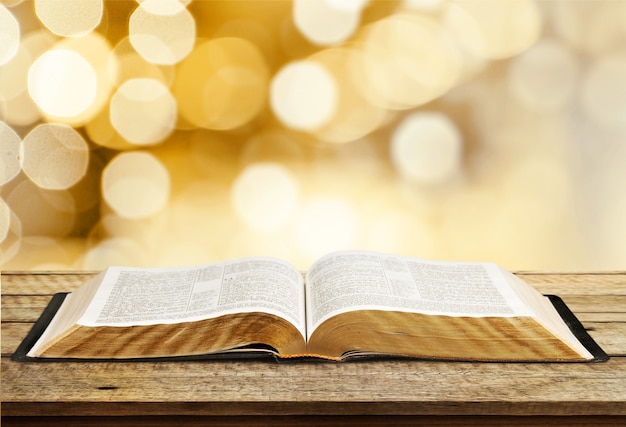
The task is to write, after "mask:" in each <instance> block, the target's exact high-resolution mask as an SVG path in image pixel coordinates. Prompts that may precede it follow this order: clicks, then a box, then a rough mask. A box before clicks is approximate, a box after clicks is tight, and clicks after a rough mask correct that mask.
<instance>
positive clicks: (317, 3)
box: [293, 0, 363, 46]
mask: <svg viewBox="0 0 626 427" xmlns="http://www.w3.org/2000/svg"><path fill="white" fill-rule="evenodd" d="M362 3H363V2H360V1H345V0H344V1H341V0H294V3H293V20H294V24H295V25H296V27H297V28H298V29H299V30H300V32H301V33H302V34H303V35H304V36H305V37H306V38H307V39H308V40H310V41H311V42H312V43H315V44H318V45H322V46H326V45H334V44H338V43H342V42H345V41H346V40H347V39H348V38H349V37H350V36H351V35H352V34H354V32H355V31H356V29H357V28H358V27H359V21H360V17H361V7H362V6H363V4H362Z"/></svg>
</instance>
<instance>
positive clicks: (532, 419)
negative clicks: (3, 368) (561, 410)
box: [2, 415, 626, 427]
mask: <svg viewBox="0 0 626 427" xmlns="http://www.w3.org/2000/svg"><path fill="white" fill-rule="evenodd" d="M2 423H3V425H4V426H5V427H7V426H9V427H10V426H28V427H50V426H61V427H65V426H68V425H71V426H73V427H87V426H97V427H101V426H103V425H106V426H109V425H114V426H115V427H136V426H151V427H170V426H173V425H175V426H179V427H204V426H207V425H210V426H212V427H232V426H243V425H245V426H265V427H275V426H276V427H301V426H303V425H304V426H308V425H316V426H317V425H323V426H344V427H345V426H354V427H359V426H389V425H394V426H411V427H412V426H450V425H454V426H457V427H464V426H472V427H476V426H480V427H483V426H518V425H519V426H526V427H529V426H540V425H550V426H560V425H562V426H567V427H576V426H585V427H588V426H620V427H623V426H624V425H625V424H626V417H620V416H604V415H592V416H578V417H569V416H557V417H545V416H510V415H502V416H498V417H493V416H489V415H485V416H450V417H447V416H440V415H422V416H419V415H418V416H411V415H396V416H388V415H384V416H377V415H369V416H368V415H330V416H329V415H305V416H302V415H284V416H275V415H272V416H266V415H255V416H246V415H243V416H233V417H224V416H194V415H189V416H167V415H161V416H158V417H150V416H143V417H141V416H139V417H119V416H118V417H3V418H2Z"/></svg>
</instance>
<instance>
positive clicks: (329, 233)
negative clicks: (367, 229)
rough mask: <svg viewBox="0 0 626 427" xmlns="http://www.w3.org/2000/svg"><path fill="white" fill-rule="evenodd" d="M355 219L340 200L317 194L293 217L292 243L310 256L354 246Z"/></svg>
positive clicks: (357, 227) (352, 212)
mask: <svg viewBox="0 0 626 427" xmlns="http://www.w3.org/2000/svg"><path fill="white" fill-rule="evenodd" d="M358 229H359V218H358V215H357V214H356V213H355V212H354V209H353V208H352V207H351V206H350V205H348V204H347V203H345V202H344V201H342V200H339V199H334V198H329V197H322V196H318V197H316V198H314V199H311V200H310V201H309V202H308V203H306V204H305V205H304V206H303V207H302V212H301V213H300V215H299V216H298V218H297V219H296V224H295V237H296V244H297V245H298V247H299V248H301V250H302V251H303V252H304V253H305V254H306V255H307V256H308V257H309V258H311V259H316V258H318V257H320V256H322V255H324V254H326V253H328V252H331V251H334V250H340V249H348V248H352V247H354V245H355V244H356V240H357V234H358Z"/></svg>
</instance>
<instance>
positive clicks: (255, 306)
mask: <svg viewBox="0 0 626 427" xmlns="http://www.w3.org/2000/svg"><path fill="white" fill-rule="evenodd" d="M242 312H264V313H270V314H274V315H276V316H279V317H282V318H284V319H285V320H287V321H289V322H291V323H293V324H294V325H295V326H296V327H297V328H298V330H300V332H301V333H302V336H303V337H304V336H305V334H306V332H305V314H304V284H303V280H302V275H301V273H300V272H299V271H298V270H297V269H296V268H295V267H293V266H291V265H290V264H288V263H285V262H283V261H281V260H278V259H273V258H244V259H240V260H234V261H226V262H222V263H216V264H207V265H201V266H194V267H182V268H146V269H140V268H123V267H112V268H109V269H108V270H107V271H106V274H105V276H104V279H103V281H102V283H101V285H100V287H99V289H98V291H97V293H96V295H95V297H94V298H93V300H92V302H91V303H90V305H89V307H88V308H87V310H86V312H85V313H84V314H83V316H82V317H81V318H80V319H79V321H78V324H80V325H84V326H134V325H152V324H161V323H166V324H169V323H180V322H192V321H197V320H203V319H209V318H213V317H218V316H222V315H225V314H234V313H242Z"/></svg>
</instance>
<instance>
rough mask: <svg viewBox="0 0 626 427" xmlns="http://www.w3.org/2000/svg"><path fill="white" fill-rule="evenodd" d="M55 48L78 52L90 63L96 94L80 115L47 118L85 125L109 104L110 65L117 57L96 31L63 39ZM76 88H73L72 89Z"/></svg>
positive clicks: (112, 64)
mask: <svg viewBox="0 0 626 427" xmlns="http://www.w3.org/2000/svg"><path fill="white" fill-rule="evenodd" d="M53 49H54V50H56V49H60V50H68V51H72V52H76V53H77V54H79V55H80V56H81V57H82V58H83V59H84V60H85V61H87V62H88V63H89V65H90V66H91V67H92V68H93V70H94V73H95V80H96V84H95V96H94V98H93V101H92V102H91V103H90V104H89V106H88V107H87V108H86V109H85V110H84V111H83V112H81V113H80V114H78V115H75V116H67V117H62V116H58V115H54V114H46V115H47V117H46V119H47V120H48V121H49V122H61V123H65V124H68V125H71V126H74V127H80V126H83V125H84V124H85V123H86V122H88V121H89V120H91V119H92V118H93V117H95V116H96V115H97V114H98V113H99V112H100V111H101V110H103V109H104V108H105V106H107V105H108V103H109V98H110V96H111V90H112V89H113V84H112V81H111V79H110V78H109V75H108V70H109V67H111V66H114V65H115V63H116V60H117V58H115V56H113V55H111V45H110V43H109V41H108V40H107V39H106V38H105V37H104V36H103V35H102V34H100V33H98V32H96V31H94V32H91V33H89V34H87V35H85V36H83V37H70V38H65V39H61V40H60V41H59V42H57V43H56V44H55V45H54V47H53ZM75 89H76V88H73V89H72V90H75ZM44 113H45V112H44Z"/></svg>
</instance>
